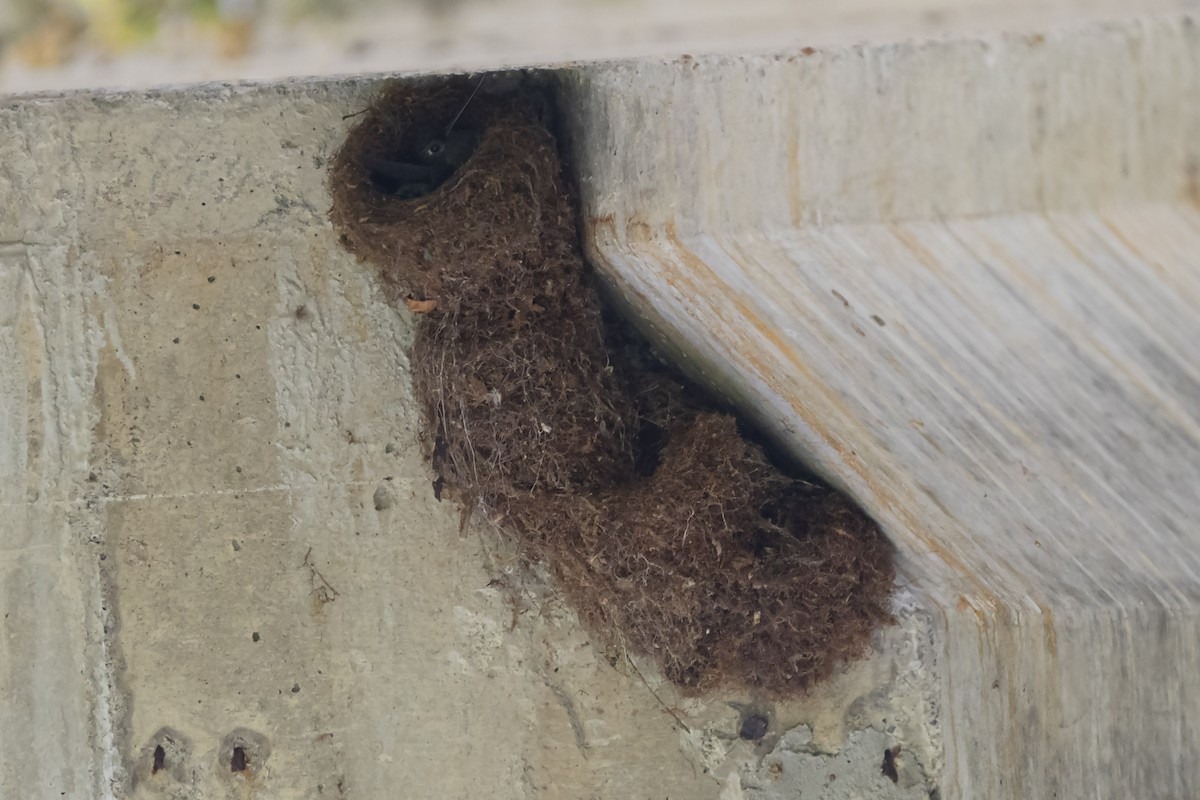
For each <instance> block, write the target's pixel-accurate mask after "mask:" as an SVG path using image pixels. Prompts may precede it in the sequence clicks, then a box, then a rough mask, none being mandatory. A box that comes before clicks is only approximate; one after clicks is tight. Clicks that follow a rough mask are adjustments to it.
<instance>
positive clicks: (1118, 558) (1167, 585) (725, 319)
mask: <svg viewBox="0 0 1200 800" xmlns="http://www.w3.org/2000/svg"><path fill="white" fill-rule="evenodd" d="M1198 44H1200V29H1198V27H1197V25H1196V23H1195V22H1194V21H1193V20H1192V19H1190V18H1187V17H1179V18H1162V19H1147V20H1142V21H1139V22H1137V23H1134V24H1128V25H1101V26H1082V27H1080V28H1078V29H1076V30H1074V31H1070V32H1063V33H1060V34H1059V35H1057V36H1052V37H1045V36H1031V37H1030V36H1026V37H995V38H988V39H980V40H977V41H969V42H967V41H963V42H943V43H929V44H903V45H895V46H891V47H860V48H850V49H846V50H833V51H828V52H815V51H799V52H795V53H789V54H785V55H781V56H778V57H769V58H768V57H764V58H761V59H684V60H679V61H674V62H669V63H656V64H621V65H615V66H613V67H611V68H602V69H588V70H581V71H579V72H577V73H575V74H574V75H573V76H572V77H571V79H570V80H569V82H568V89H567V93H568V96H569V97H570V98H571V100H572V102H571V103H570V104H569V107H570V108H572V109H575V110H576V117H575V118H574V120H573V123H572V131H573V136H574V139H575V142H576V157H577V162H578V163H579V164H580V171H581V185H582V186H583V187H584V194H585V209H586V217H587V220H588V222H587V224H588V226H589V234H590V235H589V237H588V240H589V241H590V242H591V243H592V247H593V252H594V255H595V258H596V260H597V262H598V263H600V264H601V265H602V267H603V269H604V271H605V273H606V274H607V275H608V276H609V278H610V280H611V282H612V283H613V284H614V285H615V286H616V287H617V290H618V291H617V294H618V295H620V296H622V297H624V298H626V301H627V302H628V304H629V305H630V307H631V308H632V309H633V310H634V311H635V313H637V314H639V315H640V316H641V317H642V319H643V323H644V325H645V326H646V327H647V328H648V329H650V330H652V331H653V332H654V333H655V335H656V336H657V338H659V340H660V341H662V342H663V343H664V345H665V346H667V347H669V348H670V349H672V350H673V351H674V352H675V353H676V354H677V356H679V357H680V358H681V359H683V360H684V362H685V363H688V364H691V368H692V371H693V372H694V374H697V375H699V376H702V377H703V378H704V379H706V380H708V381H709V382H710V383H712V384H714V385H717V386H719V387H722V388H723V389H724V390H725V391H726V392H727V394H728V395H729V396H730V397H731V398H732V399H734V400H735V401H736V402H738V403H739V404H740V405H741V406H742V407H743V408H744V409H746V410H747V411H749V412H750V413H752V414H754V415H755V416H757V417H758V419H759V420H760V421H761V422H762V423H763V424H764V425H765V426H766V427H768V428H769V429H770V430H772V431H774V432H775V433H776V434H778V435H779V436H780V437H781V438H782V439H783V440H785V441H787V442H789V443H790V444H791V446H792V447H793V448H794V449H795V450H796V451H797V452H798V453H800V454H802V455H803V456H804V457H805V458H806V459H808V460H809V462H810V463H813V464H816V465H818V467H819V469H820V471H821V472H822V473H823V474H824V475H825V476H826V477H828V478H829V479H831V480H832V481H834V482H835V483H837V484H839V485H841V486H843V487H845V488H847V489H848V490H849V491H850V492H851V493H852V494H853V495H854V496H855V497H857V498H859V499H860V500H861V501H862V502H863V503H864V504H865V506H866V508H867V509H868V510H869V511H870V512H871V513H872V514H874V515H875V516H876V518H877V519H879V520H880V521H881V522H883V523H884V527H885V530H887V531H888V532H889V533H890V534H891V535H892V536H894V537H895V540H896V541H897V543H898V544H899V546H900V548H901V552H902V567H903V571H904V573H905V575H906V578H907V579H906V584H907V587H908V589H909V590H910V591H912V592H913V593H914V594H915V595H916V596H917V597H918V598H920V599H919V605H920V606H921V607H922V608H924V609H926V610H927V611H928V613H929V614H930V615H931V617H932V618H933V619H934V620H936V623H935V628H936V630H937V633H936V634H935V637H936V638H937V640H938V642H939V648H940V650H939V652H938V653H937V655H936V656H935V657H934V662H932V663H930V664H929V665H928V666H930V667H931V668H935V669H936V672H937V674H938V681H939V682H940V689H939V692H938V706H939V707H940V709H941V714H940V725H941V726H942V731H943V733H944V737H943V740H944V743H945V759H946V760H945V773H944V775H943V776H942V777H941V782H940V784H939V785H940V787H941V789H942V791H943V792H944V793H946V794H947V795H948V796H964V797H976V796H978V797H1067V796H1072V797H1074V796H1078V797H1085V796H1107V795H1133V794H1148V795H1152V796H1188V795H1191V794H1194V793H1195V792H1196V789H1197V786H1198V785H1200V773H1197V771H1196V770H1195V769H1194V768H1193V767H1192V766H1191V765H1190V763H1189V759H1188V758H1187V756H1186V753H1188V752H1190V751H1191V750H1192V749H1193V748H1194V747H1195V746H1196V743H1197V730H1196V728H1195V726H1194V725H1193V724H1192V723H1191V718H1192V716H1193V714H1192V712H1193V711H1194V710H1195V709H1196V708H1197V703H1198V702H1200V681H1198V680H1197V677H1196V671H1195V670H1194V669H1193V666H1192V665H1193V663H1194V659H1195V655H1196V654H1197V653H1198V652H1200V635H1198V633H1197V631H1198V630H1200V629H1198V628H1197V624H1196V623H1197V606H1196V599H1197V597H1198V590H1200V583H1198V581H1197V576H1198V575H1200V559H1198V558H1197V555H1196V553H1197V548H1196V543H1197V532H1196V530H1195V524H1194V520H1195V519H1196V518H1197V515H1198V513H1200V506H1198V505H1197V493H1196V491H1195V487H1196V486H1198V485H1200V473H1198V472H1197V469H1196V464H1198V463H1200V458H1198V456H1200V427H1198V423H1200V415H1198V414H1197V411H1198V409H1197V406H1196V404H1195V397H1196V396H1197V392H1196V387H1197V379H1198V378H1200V373H1198V372H1197V369H1196V365H1195V359H1194V358H1193V357H1192V353H1193V351H1194V346H1193V344H1192V343H1193V342H1194V341H1195V340H1196V337H1197V335H1198V334H1200V330H1198V329H1197V327H1196V323H1195V320H1196V315H1195V309H1196V307H1197V305H1198V304H1200V284H1198V283H1197V282H1196V280H1195V279H1194V275H1195V273H1196V255H1195V254H1196V253H1198V252H1200V239H1198V237H1197V231H1198V230H1200V227H1198V226H1197V220H1198V219H1200V217H1198V216H1197V199H1198V195H1197V193H1196V175H1197V170H1198V166H1197V165H1198V164H1200V149H1198V143H1200V115H1198V114H1197V108H1200V105H1198V101H1200V58H1197V54H1198V53H1200V48H1198V47H1197V45H1198ZM935 664H936V667H934V665H935Z"/></svg>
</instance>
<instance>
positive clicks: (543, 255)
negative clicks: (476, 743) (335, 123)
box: [330, 80, 894, 695]
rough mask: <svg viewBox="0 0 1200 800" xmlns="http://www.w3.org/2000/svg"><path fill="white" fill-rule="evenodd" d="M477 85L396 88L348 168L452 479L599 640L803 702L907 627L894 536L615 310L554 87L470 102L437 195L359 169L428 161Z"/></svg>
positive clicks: (358, 130)
mask: <svg viewBox="0 0 1200 800" xmlns="http://www.w3.org/2000/svg"><path fill="white" fill-rule="evenodd" d="M472 88H474V86H473V84H471V83H470V82H467V81H465V80H441V81H436V82H427V83H415V84H413V83H401V84H393V85H391V86H390V87H389V88H386V89H384V90H383V91H382V92H381V94H380V95H379V97H378V98H377V99H376V101H375V102H374V103H373V105H372V106H371V107H370V108H369V109H367V110H366V111H365V112H364V113H363V114H361V115H360V116H359V117H358V119H357V122H356V124H355V125H354V126H353V128H352V130H351V131H350V132H349V134H348V137H347V139H346V141H345V143H344V144H343V146H342V147H341V149H340V151H339V153H338V154H337V156H336V157H335V158H334V160H333V162H332V164H331V167H330V189H331V192H332V196H333V207H332V210H331V217H332V219H333V221H334V224H335V225H336V226H337V228H338V229H339V230H340V233H341V236H342V242H343V243H344V244H345V246H346V247H347V248H348V249H349V250H350V251H351V252H353V253H355V254H357V255H358V256H359V257H360V258H362V259H363V260H364V261H366V262H368V263H369V264H371V265H373V266H374V267H375V268H377V269H378V270H379V273H380V275H381V276H382V285H383V288H384V290H385V292H386V294H387V297H388V298H389V300H390V301H392V302H393V303H395V304H396V305H397V306H407V307H408V308H409V309H411V310H413V311H415V312H417V313H418V315H419V317H420V322H419V325H418V327H417V330H416V336H415V340H414V344H413V351H412V371H413V378H414V384H415V393H416V397H417V399H418V401H419V403H420V405H421V408H422V410H423V412H424V445H425V447H426V452H427V454H428V456H429V457H430V458H431V460H432V466H433V470H434V473H435V475H436V476H437V480H436V481H435V486H437V487H439V488H440V487H442V486H443V485H444V487H445V489H446V490H447V491H448V492H450V493H451V496H454V497H456V498H458V499H459V500H461V501H463V502H465V503H467V504H469V507H472V508H478V507H480V506H482V507H483V508H484V509H486V511H487V514H488V516H489V517H490V518H491V519H500V520H501V527H502V528H503V529H504V530H505V531H506V532H507V533H508V534H509V535H511V536H512V537H514V538H515V540H516V541H517V543H518V544H519V547H520V550H521V552H522V554H523V557H524V558H526V559H528V560H529V562H530V563H532V562H534V561H542V562H544V563H545V564H547V565H548V566H549V568H550V570H551V572H552V574H553V575H554V577H555V580H556V582H557V584H558V585H559V587H560V589H561V591H562V593H563V594H564V595H565V596H566V598H567V599H568V601H569V602H570V603H571V604H572V605H573V606H574V608H575V609H576V611H577V612H578V614H579V616H580V618H581V619H582V620H583V621H584V623H585V624H586V625H587V626H588V627H589V628H590V629H591V631H592V632H593V634H594V635H597V636H599V637H601V638H602V639H603V640H605V641H607V642H609V643H611V644H620V645H622V646H624V647H627V648H628V649H629V650H630V651H632V652H635V653H641V654H644V655H646V656H649V657H650V658H652V659H653V660H654V661H656V662H657V663H658V665H659V667H660V668H661V670H662V672H663V673H664V674H665V675H666V676H667V677H668V678H670V680H671V681H673V682H674V683H675V684H676V685H677V686H679V687H680V688H681V689H682V690H683V691H684V692H686V693H689V694H695V693H700V692H703V691H707V690H710V689H714V688H717V687H721V686H725V687H744V688H748V689H757V690H761V691H764V692H767V693H769V694H773V695H787V694H794V693H797V692H801V691H803V690H804V689H806V688H807V687H809V686H810V685H811V684H812V683H813V682H814V681H818V680H820V679H822V678H824V677H826V676H828V675H830V674H831V673H832V672H833V671H834V670H835V669H836V668H837V667H838V665H839V664H842V663H844V662H845V661H847V660H849V659H853V658H856V657H858V656H861V655H863V654H864V652H865V651H866V650H867V649H868V647H869V642H870V638H871V633H872V631H873V629H874V628H875V627H876V626H878V625H880V624H881V623H883V622H885V621H887V620H888V619H890V613H889V595H890V593H891V587H892V582H893V577H894V574H893V565H892V555H891V548H890V546H889V545H888V543H887V542H886V541H885V540H884V538H883V537H882V536H881V534H880V533H879V531H878V529H877V528H876V526H875V525H874V523H873V522H871V520H870V519H868V518H867V517H866V516H865V515H864V514H863V513H862V512H861V511H860V510H858V509H857V508H856V507H855V506H854V505H852V504H851V503H850V502H849V501H848V500H847V499H846V498H845V497H843V496H842V495H840V494H838V493H837V492H835V491H833V490H831V489H829V488H826V487H824V486H818V485H814V484H813V483H811V482H807V481H803V480H799V479H796V478H793V477H789V475H787V474H784V473H783V472H781V471H780V469H778V468H777V467H776V466H774V465H773V464H772V463H771V462H769V461H768V459H767V458H766V457H765V456H764V454H763V451H762V449H761V448H760V447H759V446H757V445H756V444H753V443H751V442H749V441H747V440H746V439H745V438H743V437H742V435H740V433H739V429H738V425H737V423H736V422H735V420H734V418H733V417H731V416H729V415H728V414H725V413H720V412H718V411H715V410H713V408H714V407H713V406H711V405H707V406H706V405H705V404H704V403H703V402H699V401H697V399H696V393H695V392H694V391H690V390H685V388H684V386H683V384H682V383H681V382H680V381H679V380H678V379H676V378H675V377H673V375H672V373H670V372H669V371H668V370H666V369H664V368H662V367H661V366H660V365H658V363H657V362H655V361H654V360H653V359H652V358H651V357H649V355H648V350H647V348H646V346H645V345H644V344H642V343H641V341H640V340H639V339H637V338H636V336H635V335H634V334H632V333H630V332H629V330H628V329H627V328H626V327H625V326H623V325H622V324H620V323H619V322H618V321H616V320H615V319H613V318H612V317H611V315H610V314H609V313H608V312H606V311H605V310H604V309H603V307H602V304H601V300H600V297H599V295H598V292H597V287H596V285H595V284H594V281H593V277H592V275H591V273H590V270H589V268H588V266H587V264H586V263H585V261H584V258H583V255H582V252H581V248H580V245H579V236H578V233H577V228H576V226H577V210H576V203H575V198H574V194H573V189H572V187H571V184H570V182H569V181H568V179H567V178H566V176H565V175H564V171H563V168H562V165H561V163H560V161H559V156H558V152H557V148H556V141H555V138H554V136H553V135H552V134H551V133H550V131H549V130H548V128H547V125H546V124H545V123H544V122H543V119H542V118H543V116H544V109H545V108H546V107H547V105H546V101H545V99H544V97H541V96H539V95H537V94H534V93H531V92H530V91H524V92H512V93H509V94H507V95H501V94H497V93H489V92H487V91H484V92H481V93H480V94H479V95H478V96H476V97H475V98H474V100H472V101H471V102H470V103H469V104H468V105H467V107H466V110H465V112H464V113H463V115H462V118H461V120H460V121H459V123H458V125H459V126H461V127H462V128H464V129H467V130H473V131H475V132H476V133H477V139H476V140H475V144H474V150H473V152H472V153H471V155H470V157H469V159H468V160H466V162H465V163H464V164H462V165H461V166H460V167H459V168H458V169H457V171H456V172H454V173H453V174H452V175H451V176H450V177H449V178H448V179H446V180H445V182H444V183H441V184H440V185H439V186H438V187H437V188H435V189H434V190H433V191H431V192H428V193H426V194H423V195H422V196H419V197H415V198H409V199H405V198H404V197H403V196H402V195H398V194H387V193H386V192H385V191H381V190H380V186H379V182H378V176H374V179H373V176H372V174H371V173H370V171H369V170H368V169H367V168H366V167H364V163H378V160H379V159H397V158H401V156H402V154H405V153H414V152H418V151H419V150H420V148H421V146H422V143H423V142H426V141H428V140H429V139H430V137H432V136H435V135H437V133H438V131H439V130H440V129H441V128H443V127H444V126H445V125H446V121H447V120H449V119H451V118H452V117H453V116H454V114H455V112H456V111H457V110H458V109H459V108H460V107H461V106H462V105H463V103H464V101H466V99H467V97H468V96H469V95H470V93H471V90H472ZM398 154H399V155H398ZM393 188H394V187H393Z"/></svg>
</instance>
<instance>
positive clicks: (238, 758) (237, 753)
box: [229, 746, 246, 772]
mask: <svg viewBox="0 0 1200 800" xmlns="http://www.w3.org/2000/svg"><path fill="white" fill-rule="evenodd" d="M245 769H246V748H244V747H241V746H238V747H235V748H233V758H231V759H230V760H229V771H230V772H242V771H243V770H245Z"/></svg>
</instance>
